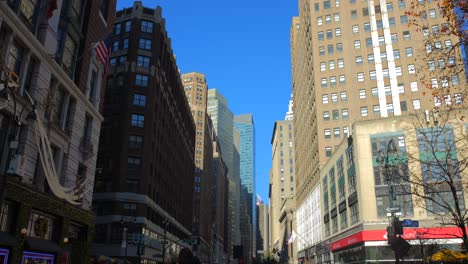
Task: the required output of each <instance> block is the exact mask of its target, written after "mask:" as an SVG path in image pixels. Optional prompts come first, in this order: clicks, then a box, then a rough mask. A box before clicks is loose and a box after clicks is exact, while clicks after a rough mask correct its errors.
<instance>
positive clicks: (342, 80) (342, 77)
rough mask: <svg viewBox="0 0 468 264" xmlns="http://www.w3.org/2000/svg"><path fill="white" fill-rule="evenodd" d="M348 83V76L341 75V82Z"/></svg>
mask: <svg viewBox="0 0 468 264" xmlns="http://www.w3.org/2000/svg"><path fill="white" fill-rule="evenodd" d="M345 83H346V78H345V76H344V75H340V84H345Z"/></svg>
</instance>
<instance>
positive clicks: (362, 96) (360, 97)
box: [359, 89, 366, 99]
mask: <svg viewBox="0 0 468 264" xmlns="http://www.w3.org/2000/svg"><path fill="white" fill-rule="evenodd" d="M359 99H366V90H365V89H361V90H359Z"/></svg>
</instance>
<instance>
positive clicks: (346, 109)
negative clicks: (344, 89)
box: [341, 108, 349, 120]
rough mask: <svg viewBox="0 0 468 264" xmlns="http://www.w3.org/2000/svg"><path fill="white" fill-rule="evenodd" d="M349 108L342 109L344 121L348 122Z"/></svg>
mask: <svg viewBox="0 0 468 264" xmlns="http://www.w3.org/2000/svg"><path fill="white" fill-rule="evenodd" d="M348 116H349V115H348V108H344V109H341V118H343V120H348Z"/></svg>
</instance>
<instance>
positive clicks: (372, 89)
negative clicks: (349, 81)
mask: <svg viewBox="0 0 468 264" xmlns="http://www.w3.org/2000/svg"><path fill="white" fill-rule="evenodd" d="M371 94H372V96H374V97H377V96H379V91H378V89H377V87H373V88H371Z"/></svg>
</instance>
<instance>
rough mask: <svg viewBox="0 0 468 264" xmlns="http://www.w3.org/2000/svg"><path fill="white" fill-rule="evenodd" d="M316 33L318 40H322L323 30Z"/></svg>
mask: <svg viewBox="0 0 468 264" xmlns="http://www.w3.org/2000/svg"><path fill="white" fill-rule="evenodd" d="M317 34H318V39H319V40H323V39H324V38H323V36H324V35H323V31H319V32H318V33H317Z"/></svg>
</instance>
